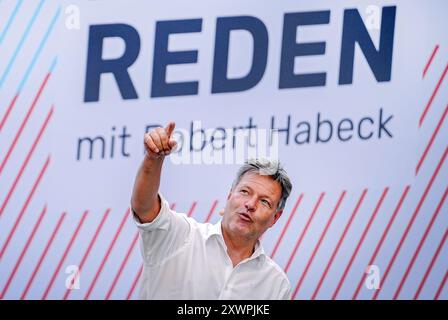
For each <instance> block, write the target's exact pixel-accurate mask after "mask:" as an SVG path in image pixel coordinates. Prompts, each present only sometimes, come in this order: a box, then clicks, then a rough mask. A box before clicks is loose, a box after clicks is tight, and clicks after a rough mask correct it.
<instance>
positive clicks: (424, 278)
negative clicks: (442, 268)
mask: <svg viewBox="0 0 448 320" xmlns="http://www.w3.org/2000/svg"><path fill="white" fill-rule="evenodd" d="M447 190H448V189H447ZM445 197H446V190H445V195H444V197H443V200H445ZM442 203H443V202H442V201H441V202H440V203H439V207H441V206H440V204H442ZM437 209H438V210H440V208H437ZM447 235H448V229H446V230H445V234H444V235H443V238H442V240H441V241H440V243H439V246H438V247H437V250H436V252H435V254H434V256H433V257H432V259H431V262H430V263H429V266H428V268H427V269H426V272H425V275H424V276H423V279H422V281H421V282H420V285H419V286H418V289H417V292H416V293H415V295H414V300H415V299H418V296H419V295H420V292H421V291H422V289H423V287H424V285H425V282H426V279H427V278H428V276H429V274H430V273H431V270H432V267H433V266H434V263H435V262H436V260H437V257H438V256H439V254H440V251H441V250H442V247H443V245H444V244H445V241H446V237H447Z"/></svg>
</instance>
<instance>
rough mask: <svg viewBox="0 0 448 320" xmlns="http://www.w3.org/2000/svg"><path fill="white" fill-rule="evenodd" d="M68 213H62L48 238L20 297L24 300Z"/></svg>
mask: <svg viewBox="0 0 448 320" xmlns="http://www.w3.org/2000/svg"><path fill="white" fill-rule="evenodd" d="M66 215H67V214H66V213H65V212H64V213H63V214H62V215H61V217H60V218H59V220H58V223H57V224H56V227H55V228H54V230H53V233H52V234H51V237H50V239H49V240H48V242H47V245H46V246H45V249H44V251H43V252H42V254H41V256H40V258H39V262H38V263H37V264H36V266H35V267H34V270H33V273H32V275H31V277H30V279H29V280H28V282H27V284H26V287H25V290H23V292H22V295H21V297H20V299H21V300H24V299H25V298H26V295H27V294H28V291H29V290H30V288H31V284H32V283H33V281H34V278H35V277H36V274H37V272H38V271H39V269H40V266H41V264H42V262H43V261H44V259H45V256H46V255H47V252H48V250H49V249H50V247H51V244H52V243H53V240H54V238H55V237H56V234H57V233H58V231H59V228H60V227H61V225H62V222H63V221H64V219H65V216H66Z"/></svg>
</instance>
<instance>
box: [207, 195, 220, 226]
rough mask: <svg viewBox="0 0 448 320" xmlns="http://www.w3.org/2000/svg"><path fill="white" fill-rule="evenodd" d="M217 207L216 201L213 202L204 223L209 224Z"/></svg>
mask: <svg viewBox="0 0 448 320" xmlns="http://www.w3.org/2000/svg"><path fill="white" fill-rule="evenodd" d="M217 205H218V200H215V201H213V205H212V207H211V208H210V211H209V212H208V214H207V218H206V219H205V223H207V222H209V221H210V219H211V218H212V215H213V212H214V211H215V208H216V206H217Z"/></svg>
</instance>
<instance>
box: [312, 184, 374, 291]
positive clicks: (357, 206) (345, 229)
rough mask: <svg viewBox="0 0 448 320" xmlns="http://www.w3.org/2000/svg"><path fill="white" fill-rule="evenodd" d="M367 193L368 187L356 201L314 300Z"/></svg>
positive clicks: (321, 278)
mask: <svg viewBox="0 0 448 320" xmlns="http://www.w3.org/2000/svg"><path fill="white" fill-rule="evenodd" d="M366 194H367V189H364V191H363V192H362V194H361V196H360V197H359V200H358V202H357V203H356V206H355V209H354V210H353V212H352V214H351V216H350V219H349V221H348V223H347V224H346V225H345V228H344V231H343V232H342V235H341V237H340V238H339V241H338V243H337V244H336V247H335V249H334V250H333V253H332V254H331V257H330V260H329V261H328V263H327V266H326V267H325V270H324V272H323V273H322V276H321V277H320V279H319V283H318V284H317V287H316V289H315V290H314V293H313V295H312V297H311V299H312V300H314V299H316V296H317V294H318V293H319V290H320V288H321V286H322V283H323V282H324V279H325V277H326V276H327V274H328V271H329V270H330V268H331V265H332V264H333V260H334V258H335V257H336V255H337V253H338V251H339V248H340V247H341V244H342V242H343V241H344V239H345V235H346V234H347V231H348V229H350V226H351V224H352V222H353V220H354V218H355V216H356V214H357V213H358V211H359V208H360V207H361V204H362V202H363V201H364V197H365V196H366Z"/></svg>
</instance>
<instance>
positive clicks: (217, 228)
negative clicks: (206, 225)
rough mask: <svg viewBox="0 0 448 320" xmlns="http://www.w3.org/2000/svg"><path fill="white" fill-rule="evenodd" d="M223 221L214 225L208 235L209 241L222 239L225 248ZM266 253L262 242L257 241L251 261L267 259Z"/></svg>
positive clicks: (220, 220)
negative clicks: (217, 238) (215, 238)
mask: <svg viewBox="0 0 448 320" xmlns="http://www.w3.org/2000/svg"><path fill="white" fill-rule="evenodd" d="M221 223H222V219H219V221H218V222H217V223H215V224H213V225H211V227H210V230H209V233H208V234H207V239H209V238H210V237H211V236H218V237H219V238H220V240H222V243H223V244H224V246H225V241H224V237H223V235H222V226H221ZM265 256H266V253H265V251H264V249H263V246H262V245H261V242H260V240H257V242H256V243H255V250H254V253H253V254H252V256H251V257H250V258H249V259H255V258H258V257H263V258H265Z"/></svg>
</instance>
